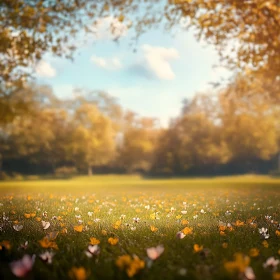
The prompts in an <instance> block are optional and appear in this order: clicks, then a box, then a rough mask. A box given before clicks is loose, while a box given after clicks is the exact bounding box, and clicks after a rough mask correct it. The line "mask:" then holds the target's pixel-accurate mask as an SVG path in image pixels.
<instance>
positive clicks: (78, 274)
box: [68, 267, 89, 280]
mask: <svg viewBox="0 0 280 280" xmlns="http://www.w3.org/2000/svg"><path fill="white" fill-rule="evenodd" d="M68 275H69V277H70V278H71V279H73V280H86V279H87V277H88V275H89V273H88V272H87V271H86V270H85V269H84V268H83V267H72V268H71V270H70V271H69V273H68Z"/></svg>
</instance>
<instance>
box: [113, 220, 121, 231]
mask: <svg viewBox="0 0 280 280" xmlns="http://www.w3.org/2000/svg"><path fill="white" fill-rule="evenodd" d="M121 224H122V222H121V221H116V222H115V224H114V225H113V228H114V229H118V228H119V227H120V225H121Z"/></svg>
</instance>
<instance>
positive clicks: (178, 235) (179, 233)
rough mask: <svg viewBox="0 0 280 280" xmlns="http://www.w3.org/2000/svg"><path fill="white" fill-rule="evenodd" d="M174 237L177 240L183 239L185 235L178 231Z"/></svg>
mask: <svg viewBox="0 0 280 280" xmlns="http://www.w3.org/2000/svg"><path fill="white" fill-rule="evenodd" d="M176 237H177V238H178V239H183V238H184V237H186V235H185V234H184V233H183V232H182V231H178V232H177V233H176Z"/></svg>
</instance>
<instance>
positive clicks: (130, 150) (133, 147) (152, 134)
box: [117, 111, 158, 172]
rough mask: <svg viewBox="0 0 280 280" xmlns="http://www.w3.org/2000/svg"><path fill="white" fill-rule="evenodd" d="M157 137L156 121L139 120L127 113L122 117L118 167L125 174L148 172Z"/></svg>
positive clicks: (151, 119)
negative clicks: (122, 125) (125, 172)
mask: <svg viewBox="0 0 280 280" xmlns="http://www.w3.org/2000/svg"><path fill="white" fill-rule="evenodd" d="M157 135H158V129H157V120H156V119H153V118H141V117H139V116H137V115H136V114H134V113H133V112H130V111H129V112H127V113H126V115H125V116H124V130H123V132H122V141H121V142H122V143H121V145H120V148H119V155H118V160H117V161H118V165H119V166H121V167H122V168H124V169H125V170H126V171H127V172H133V171H142V172H143V171H144V172H147V171H149V170H150V168H151V165H152V161H153V156H154V149H155V145H156V139H157Z"/></svg>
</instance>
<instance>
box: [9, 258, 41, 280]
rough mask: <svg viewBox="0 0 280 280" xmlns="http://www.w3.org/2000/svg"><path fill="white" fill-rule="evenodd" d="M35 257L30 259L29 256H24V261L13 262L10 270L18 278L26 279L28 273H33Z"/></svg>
mask: <svg viewBox="0 0 280 280" xmlns="http://www.w3.org/2000/svg"><path fill="white" fill-rule="evenodd" d="M35 257H36V256H35V255H33V256H32V257H30V256H29V255H24V256H23V258H22V259H20V260H18V261H13V262H11V263H10V268H11V270H12V273H13V274H14V275H15V276H17V277H25V276H26V275H27V274H28V272H30V271H31V269H32V267H33V264H34V261H35Z"/></svg>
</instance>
